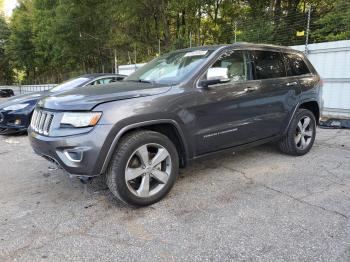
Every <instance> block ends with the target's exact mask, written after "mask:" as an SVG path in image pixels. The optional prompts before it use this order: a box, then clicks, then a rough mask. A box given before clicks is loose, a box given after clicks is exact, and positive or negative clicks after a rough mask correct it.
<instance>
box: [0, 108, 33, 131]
mask: <svg viewBox="0 0 350 262" xmlns="http://www.w3.org/2000/svg"><path fill="white" fill-rule="evenodd" d="M31 115H32V112H25V113H23V112H21V113H19V112H15V111H0V129H1V130H4V133H8V134H11V133H16V132H22V131H26V130H27V128H28V126H29V124H30V118H31Z"/></svg>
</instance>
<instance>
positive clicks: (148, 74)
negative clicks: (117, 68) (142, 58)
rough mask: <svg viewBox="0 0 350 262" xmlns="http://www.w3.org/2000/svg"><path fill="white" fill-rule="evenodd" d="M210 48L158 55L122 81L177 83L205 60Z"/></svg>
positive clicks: (210, 51)
mask: <svg viewBox="0 0 350 262" xmlns="http://www.w3.org/2000/svg"><path fill="white" fill-rule="evenodd" d="M212 52H213V51H212V50H194V51H186V50H182V51H176V52H172V53H169V54H166V55H164V56H162V57H159V58H157V59H155V60H153V61H152V62H150V63H148V64H147V65H145V66H143V67H141V68H140V69H139V70H137V71H136V72H134V73H133V74H131V75H130V76H129V77H127V78H125V79H124V81H135V82H150V83H160V84H179V83H181V82H182V81H184V80H185V79H186V78H187V77H189V76H190V75H191V74H193V73H194V72H195V70H197V69H198V67H200V66H201V65H203V63H204V62H205V61H206V60H207V58H208V57H209V55H210V54H211V53H212Z"/></svg>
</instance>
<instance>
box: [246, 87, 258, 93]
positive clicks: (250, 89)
mask: <svg viewBox="0 0 350 262" xmlns="http://www.w3.org/2000/svg"><path fill="white" fill-rule="evenodd" d="M258 89H259V88H258V87H257V86H250V87H246V88H244V92H253V91H256V90H258Z"/></svg>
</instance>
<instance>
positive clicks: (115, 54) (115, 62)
mask: <svg viewBox="0 0 350 262" xmlns="http://www.w3.org/2000/svg"><path fill="white" fill-rule="evenodd" d="M114 73H116V74H118V73H119V69H118V60H117V49H114Z"/></svg>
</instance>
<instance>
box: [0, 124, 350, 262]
mask: <svg viewBox="0 0 350 262" xmlns="http://www.w3.org/2000/svg"><path fill="white" fill-rule="evenodd" d="M0 203H1V205H0V207H1V208H0V261H14V260H15V261H41V260H42V261H68V260H69V261H350V223H349V217H350V130H326V129H318V134H317V139H316V142H315V145H314V147H313V149H312V151H311V152H310V153H309V154H307V155H306V156H303V157H291V156H287V155H283V154H281V153H279V151H277V150H276V149H275V147H274V146H273V145H264V146H260V147H257V148H253V149H250V150H246V151H242V152H238V153H236V154H226V155H221V156H218V157H216V158H213V159H210V160H205V161H201V162H197V163H195V164H194V165H193V166H191V167H189V168H187V169H183V170H181V173H180V177H179V179H178V181H177V183H176V185H175V187H174V188H173V190H172V191H171V193H170V194H169V195H168V196H167V197H166V198H165V199H164V200H163V201H161V202H160V203H157V204H155V205H153V206H151V207H147V208H139V209H136V208H130V207H127V206H125V205H123V204H122V203H120V202H119V201H117V200H115V199H114V198H113V197H112V195H111V194H110V193H109V191H108V189H107V188H106V186H105V185H104V184H103V179H96V180H93V181H92V182H90V183H88V184H85V185H84V184H82V183H80V182H79V181H78V180H75V179H73V180H70V179H69V178H68V177H67V176H66V175H64V173H63V171H62V170H55V169H54V167H53V166H52V165H51V164H50V163H48V162H46V161H45V160H44V159H41V158H40V157H38V156H35V155H34V154H33V153H32V151H31V148H30V146H29V143H28V139H27V137H25V136H15V137H0Z"/></svg>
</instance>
